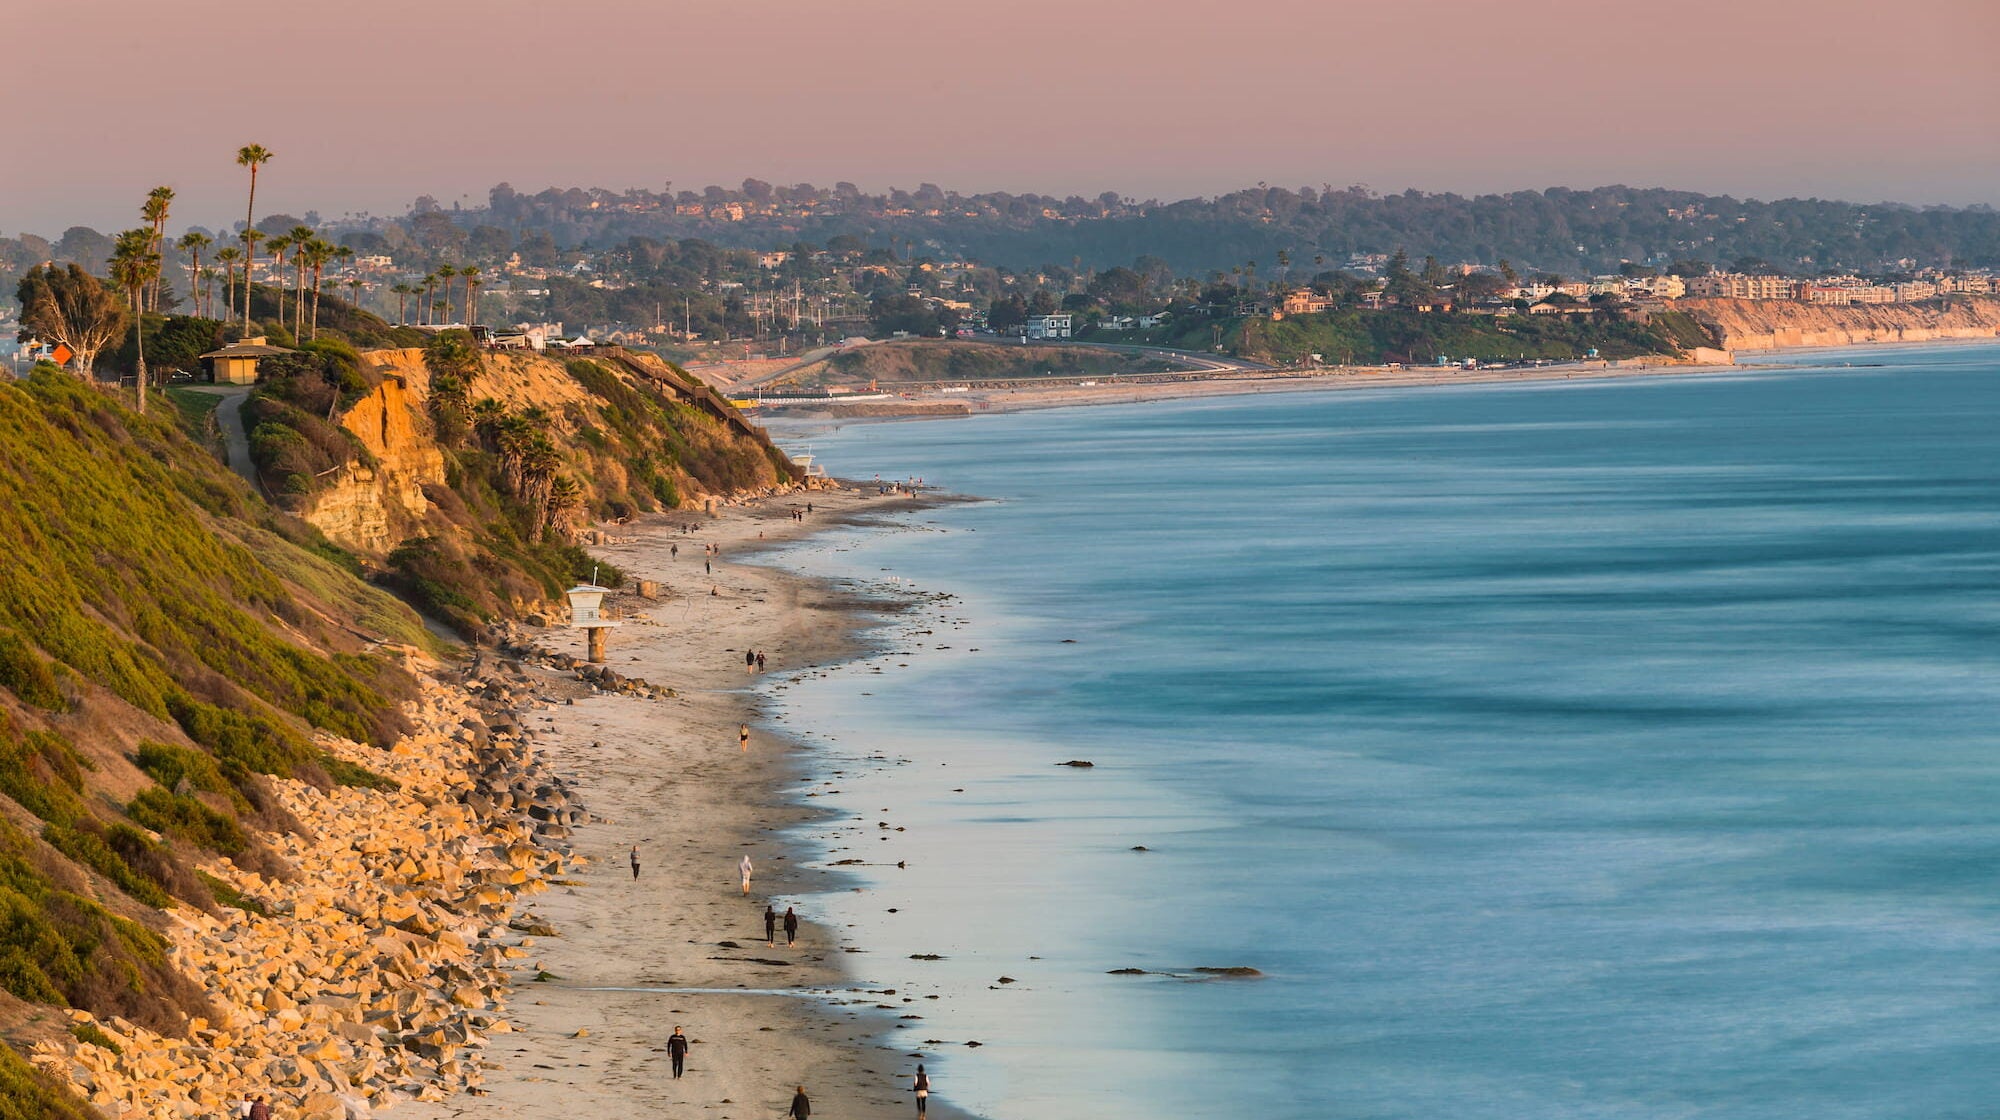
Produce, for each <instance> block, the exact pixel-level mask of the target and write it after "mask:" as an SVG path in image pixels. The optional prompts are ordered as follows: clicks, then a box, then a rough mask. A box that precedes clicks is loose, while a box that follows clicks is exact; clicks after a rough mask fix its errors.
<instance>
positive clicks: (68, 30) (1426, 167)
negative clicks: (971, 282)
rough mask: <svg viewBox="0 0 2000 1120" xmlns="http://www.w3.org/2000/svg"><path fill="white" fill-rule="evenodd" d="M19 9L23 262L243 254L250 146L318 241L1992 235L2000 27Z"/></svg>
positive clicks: (1757, 11)
mask: <svg viewBox="0 0 2000 1120" xmlns="http://www.w3.org/2000/svg"><path fill="white" fill-rule="evenodd" d="M15 7H16V11H14V12H12V13H10V14H9V15H8V16H7V17H5V19H6V23H8V24H11V26H10V27H8V28H7V30H8V36H7V37H8V39H9V40H10V41H11V43H12V45H13V47H14V48H15V49H14V50H13V51H11V52H10V54H11V56H12V59H13V61H14V62H15V63H16V64H18V65H21V66H23V67H25V69H23V70H22V71H20V72H18V73H17V79H18V80H17V83H16V86H15V89H14V95H13V105H14V108H15V109H16V110H17V113H16V114H14V119H13V120H12V121H11V122H10V125H11V128H10V129H9V133H10V135H9V137H8V139H9V140H10V141H11V142H10V143H9V144H8V155H7V157H6V158H5V159H4V160H0V233H5V234H12V233H15V232H19V231H21V230H24V229H25V230H29V231H35V232H41V233H45V234H54V233H59V232H60V231H61V230H62V229H63V228H64V227H66V226H69V225H73V224H85V225H94V226H97V227H99V228H102V229H106V230H109V229H113V228H118V227H122V226H126V225H132V224H136V222H137V210H136V207H137V204H138V202H139V200H140V199H141V198H142V197H143V196H144V194H145V192H146V191H147V189H148V188H150V187H152V186H154V185H156V184H159V183H167V184H170V185H172V186H174V187H175V188H176V189H177V190H178V191H179V192H180V200H179V202H178V203H177V204H176V208H175V222H174V224H175V225H176V227H178V226H179V225H180V224H182V223H184V222H186V223H201V224H208V225H219V224H222V223H225V222H227V221H229V220H231V219H232V218H237V217H240V216H241V213H242V193H243V192H242V181H241V180H242V173H241V172H240V170H239V169H238V168H237V167H236V166H235V165H234V163H233V154H234V152H235V150H236V148H237V147H238V146H240V145H242V144H244V143H248V142H251V141H255V142H258V143H262V144H263V145H265V146H266V147H268V148H270V149H272V150H273V151H274V152H276V153H277V158H276V160H275V161H274V162H273V163H272V164H271V165H270V167H269V168H268V169H267V171H266V174H265V175H264V177H263V179H262V180H261V181H260V186H259V191H258V210H259V211H260V213H270V212H274V211H285V212H290V213H293V214H303V213H304V212H305V211H306V210H309V209H316V210H318V211H320V212H321V213H322V214H323V215H326V216H328V217H331V216H335V215H339V214H342V213H346V212H349V211H373V212H377V213H384V212H399V211H401V210H402V209H403V208H404V207H406V206H407V205H408V203H409V202H410V200H411V199H413V198H415V197H416V196H417V195H419V194H432V195H435V196H436V197H437V198H439V199H440V200H441V201H443V202H444V203H445V204H446V205H449V204H450V203H451V202H452V201H453V200H454V199H461V198H462V199H463V200H465V201H467V202H468V203H470V202H474V201H483V200H484V198H485V194H486V190H487V188H488V187H490V186H492V185H493V184H495V183H498V182H501V181H503V180H504V181H508V182H511V183H512V184H513V185H514V186H515V187H516V188H517V189H520V190H526V191H533V190H538V189H541V188H542V187H545V186H549V185H560V186H605V187H611V188H614V189H623V188H626V187H633V186H640V187H648V188H651V189H655V190H657V189H659V188H660V187H662V186H663V185H664V184H666V183H668V182H672V183H673V185H674V187H675V188H676V189H682V188H697V189H698V188H700V187H701V186H704V185H707V184H709V183H725V184H734V183H737V182H740V181H741V180H742V179H743V178H744V177H745V176H755V177H757V178H761V179H766V180H770V181H773V182H786V183H790V182H798V181H810V182H814V183H818V184H821V185H829V184H831V183H833V182H834V181H836V180H841V179H845V180H850V181H852V182H856V183H859V184H861V185H862V186H863V187H867V188H871V189H874V188H882V187H887V186H890V185H897V186H909V187H914V186H916V185H917V184H918V183H919V182H922V181H929V182H934V183H938V184H940V185H942V186H945V187H948V188H953V189H958V190H963V191H968V192H971V191H979V190H1013V191H1039V192H1044V193H1056V194H1069V193H1079V194H1096V193H1098V192H1100V191H1104V190H1116V191H1119V192H1121V193H1124V194H1128V195H1134V196H1138V197H1161V198H1172V197H1182V196H1186V195H1192V194H1207V193H1214V192H1218V191H1223V190H1229V189H1233V188H1235V187H1241V186H1249V185H1252V184H1255V183H1256V182H1258V181H1260V180H1261V181H1266V182H1270V183H1273V184H1280V185H1285V186H1300V185H1306V184H1311V185H1315V186H1316V185H1318V184H1321V183H1332V184H1334V185H1336V186H1345V185H1348V184H1352V183H1357V182H1358V183H1366V184H1368V185H1370V186H1372V187H1374V188H1375V189H1377V190H1381V191H1395V190H1402V189H1404V188H1406V187H1417V188H1420V189H1424V190H1457V191H1467V192H1473V191H1488V190H1512V189H1520V188H1528V187H1543V186H1556V185H1562V186H1592V185H1600V184H1605V183H1613V182H1623V183H1630V184H1634V185H1647V186H1675V187H1686V188H1689V189H1694V190H1703V191H1710V192H1714V193H1731V194H1738V195H1756V196H1760V197H1775V196H1784V195H1818V196H1821V197H1833V198H1847V199H1857V200H1864V201H1873V200H1877V199H1883V198H1890V199H1898V200H1905V201H1912V202H1948V203H1954V204H1964V203H1971V202H1988V203H1993V202H2000V66H1996V65H1995V62H1994V59H1995V58H1996V56H1997V55H2000V3H1996V0H1676V2H1671V3H1669V2H1664V0H1652V2H1644V0H1631V2H1613V3H1603V2H1598V3H1567V4H1535V3H1528V2H1517V0H1371V2H1367V3H1354V2H1347V0H1262V2H1259V3H1233V4H1232V3H1215V2H1212V0H1211V2H1204V3H1200V4H1195V3H1188V2H1185V0H1096V2H1091V0H1070V2H1067V3H1053V2H1050V0H1017V2H1014V3H994V2H987V3H970V2H965V0H755V2H751V3H710V4H692V3H688V2H686V0H566V2H562V3H555V2H550V0H533V2H531V0H478V2H476V3H474V2H469V0H395V2H389V0H345V2H343V3H338V4H298V3H291V2H281V3H268V2H265V3H254V4H253V3H248V2H246V0H182V2H181V3H178V4H173V5H169V6H164V7H163V6H161V5H159V4H156V3H146V4H141V3H138V2H137V0H72V2H69V3H53V2H51V3H24V4H20V5H16V6H15ZM35 70H40V71H41V72H42V73H44V74H46V75H47V77H46V78H43V79H37V78H35V77H32V76H31V72H32V71H35ZM58 75H67V77H66V78H65V77H60V76H58Z"/></svg>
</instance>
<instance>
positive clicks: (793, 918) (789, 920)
mask: <svg viewBox="0 0 2000 1120" xmlns="http://www.w3.org/2000/svg"><path fill="white" fill-rule="evenodd" d="M781 920H782V922H783V924H784V927H785V948H787V949H790V948H792V947H794V946H796V945H797V944H798V943H799V914H798V911H796V910H794V909H792V908H791V907H789V906H787V907H785V916H784V918H783V919H780V918H779V917H778V912H777V911H776V910H773V909H772V908H771V907H769V906H766V907H764V944H765V945H766V946H769V947H771V948H774V949H775V948H777V946H778V925H779V923H780V921H781Z"/></svg>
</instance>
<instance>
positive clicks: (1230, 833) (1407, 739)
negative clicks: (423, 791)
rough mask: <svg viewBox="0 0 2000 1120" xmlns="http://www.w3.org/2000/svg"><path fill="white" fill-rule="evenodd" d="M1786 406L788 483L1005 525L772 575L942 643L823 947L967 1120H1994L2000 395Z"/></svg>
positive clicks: (1549, 412)
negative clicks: (825, 580)
mask: <svg viewBox="0 0 2000 1120" xmlns="http://www.w3.org/2000/svg"><path fill="white" fill-rule="evenodd" d="M1833 363H1854V365H1853V366H1852V367H1850V368H1829V367H1830V366H1831V365H1832V364H1833ZM1783 364H1785V365H1787V366H1789V367H1791V368H1782V369H1775V370H1761V371H1745V372H1743V373H1740V374H1732V375H1724V376H1703V377H1680V378H1673V377H1666V378H1658V379H1649V380H1619V381H1605V382H1595V383H1565V384H1560V385H1515V386H1467V387H1463V388H1449V389H1422V390H1401V391H1379V392H1330V393H1316V394H1285V395H1272V396H1263V397H1240V398H1230V399H1221V400H1205V401H1197V402H1177V403H1152V404H1144V405H1134V406H1118V407H1103V408H1080V409H1068V410H1059V411H1051V412H1040V413H1026V414H1020V415H1011V416H989V417H975V418H972V419H968V420H956V421H938V422H924V423H902V424H856V425H850V426H845V427H840V428H837V429H834V430H829V431H814V432H800V433H798V434H797V436H796V437H795V438H790V439H788V442H789V443H790V444H791V445H792V446H794V447H797V446H801V445H803V444H804V443H807V442H810V444H811V446H812V450H813V452H814V453H815V454H816V455H817V456H818V457H819V461H820V462H821V463H823V464H825V465H827V466H828V467H829V468H830V469H832V470H833V471H834V472H835V473H836V474H841V475H845V476H848V477H862V478H867V477H870V476H872V475H874V474H877V473H879V474H880V475H881V476H882V477H884V478H902V477H906V476H922V477H923V478H924V479H925V480H926V482H928V483H930V484H931V485H933V486H942V487H944V488H947V489H949V490H952V491H955V492H958V493H965V494H976V495H980V496H982V497H985V498H988V499H991V500H990V501H987V502H984V503H981V504H973V505H957V506H948V507H944V508H939V509H934V510H929V511H925V512H922V513H919V514H914V515H908V516H904V517H900V518H898V519H897V522H898V525H899V526H900V531H887V532H884V531H880V530H855V531H844V532H840V533H836V534H832V535H829V536H827V537H823V538H819V539H816V540H815V541H813V542H810V543H808V544H806V545H803V546H800V547H798V548H795V549H793V550H792V551H790V552H789V553H787V554H785V556H784V557H783V558H782V562H784V563H787V564H790V565H793V566H797V567H800V568H802V569H805V570H808V571H812V572H821V573H828V574H833V575H839V576H844V577H848V578H852V579H856V580H864V581H889V580H894V581H907V583H908V585H909V586H912V587H915V588H917V589H921V590H924V591H930V592H947V593H950V594H952V595H954V596H956V597H957V598H955V599H953V600H951V601H949V602H946V603H942V604H937V605H933V606H932V607H930V608H927V610H925V611H920V612H917V613H916V614H915V615H913V616H912V618H910V619H904V620H899V621H898V622H896V623H895V624H892V625H891V626H889V627H887V628H885V630H884V631H883V638H884V641H885V642H886V643H887V645H886V648H887V650H888V653H887V655H886V656H881V657H875V658H871V659H869V660H867V661H864V662H860V663H856V664H853V665H850V666H847V667H844V668H842V669H841V670H839V671H837V672H835V673H832V674H831V675H829V676H827V677H826V678H824V679H813V680H809V681H806V682H804V683H802V684H800V685H797V686H794V687H791V688H788V689H786V690H784V691H782V692H780V693H777V694H775V695H776V696H777V697H778V699H779V711H780V712H781V713H782V714H783V715H784V717H785V718H786V720H787V721H788V723H790V724H791V725H793V726H794V728H795V729H796V728H805V729H809V730H810V731H811V732H812V736H811V737H812V738H813V739H814V741H815V743H816V745H817V746H818V748H819V749H820V750H821V751H822V752H823V753H824V757H825V759H826V769H827V775H826V776H827V777H828V781H827V782H825V783H822V784H820V785H817V786H815V787H813V792H815V793H816V794H817V796H816V797H815V799H814V802H815V803H816V804H819V805H821V806H822V807H827V808H829V809H832V810H837V811H838V813H839V814H840V816H841V819H840V820H839V821H837V822H833V823H829V824H828V825H825V826H823V827H820V828H817V829H815V830H814V833H813V835H812V837H811V838H810V839H811V842H812V843H814V844H817V845H820V846H821V847H823V848H824V849H826V850H829V851H830V853H831V854H830V858H831V859H863V860H865V861H866V865H865V866H856V867H855V868H854V871H855V874H856V876H857V878H856V883H857V884H858V885H860V886H861V887H862V889H861V890H858V891H845V892H836V893H830V894H826V895H819V896H809V897H808V898H806V899H803V900H801V902H802V905H805V906H807V907H809V908H810V909H811V911H812V912H813V913H814V914H816V915H820V916H823V917H825V918H827V919H828V920H831V921H833V922H835V923H836V924H842V925H851V926H852V927H853V929H852V931H851V932H852V934H853V941H854V943H855V944H856V945H859V946H863V947H865V948H866V949H867V950H868V953H867V954H863V955H857V956H856V957H854V958H852V959H853V960H854V961H855V962H856V968H857V971H858V973H859V974H860V975H861V976H863V977H864V978H865V979H867V980H869V981H871V982H873V983H876V984H879V985H884V986H894V987H896V988H897V989H898V992H899V995H898V996H897V997H894V998H896V999H897V1000H901V999H905V998H907V999H910V1000H912V1001H913V1002H912V1003H910V1004H908V1005H907V1007H908V1011H909V1013H910V1014H914V1015H921V1016H923V1017H922V1018H921V1019H912V1020H908V1021H907V1022H906V1025H905V1026H904V1028H903V1029H900V1030H898V1031H897V1032H895V1033H896V1035H898V1036H899V1037H898V1039H897V1041H898V1042H899V1043H902V1044H906V1045H905V1047H904V1048H905V1049H907V1050H909V1051H911V1052H922V1053H924V1054H925V1055H926V1060H927V1061H931V1062H932V1065H933V1069H934V1070H935V1071H937V1073H938V1084H937V1089H938V1095H939V1098H940V1099H941V1100H947V1101H951V1102H953V1103H955V1104H958V1105H960V1106H963V1107H966V1108H969V1109H972V1110H974V1111H977V1112H980V1113H983V1114H985V1115H987V1116H989V1117H992V1118H994V1120H1045V1118H1047V1120H1066V1118H1071V1117H1076V1118H1082V1117H1091V1118H1095V1120H1126V1118H1135V1120H1136V1118H1139V1117H1149V1118H1157V1117H1162V1116H1169V1117H1236V1116H1244V1117H1253V1116H1254V1117H1267V1118H1273V1120H1290V1118H1294V1117H1296V1118H1306V1117H1315V1118H1326V1117H1336V1118H1354V1120H1358V1118H1375V1117H1382V1118H1388V1117H1431V1116H1450V1117H1457V1118H1470V1120H1484V1118H1515V1117H1520V1118H1526V1117H1537V1118H1563V1120H1571V1118H1575V1120H1581V1118H1600V1117H1607V1118H1608V1117H1646V1118H1658V1117H1730V1118H1750V1120H1762V1118H1770V1120H1777V1118H1788V1120H1789V1118H1794V1117H1800V1116H1813V1117H1819V1118H1829V1120H1842V1118H1854V1120H1861V1118H1868V1120H1875V1118H1885V1120H1886V1118H1889V1117H1911V1116H1925V1117H1973V1116H1980V1115H1987V1114H1989V1113H1988V1112H1987V1111H1986V1110H1988V1109H1990V1107H1991V1102H1992V1100H1993V1093H1994V1090H1995V1087H1996V1085H1997V1084H2000V1077H1996V1075H1995V1074H1994V1073H1993V1069H1994V1068H1995V1066H1996V1061H1995V1057H1994V1056H1995V1054H1996V1052H2000V1051H1996V1046H2000V732H1996V730H1995V725H1994V721H1995V713H1996V712H2000V347H1995V346H1985V345H1980V346H1963V347H1948V348H1937V349H1922V350H1896V349H1886V348H1885V349H1876V350H1866V351H1843V352H1839V353H1838V354H1831V355H1829V354H1816V355H1812V356H1809V357H1803V358H1797V359H1791V360H1789V361H1786V362H1784V363H1783ZM925 630H927V631H929V633H916V632H915V631H925ZM939 647H949V648H939ZM975 650H976V652H975ZM877 670H879V672H878V671H877ZM876 755H879V756H882V758H881V759H880V760H877V761H870V756H876ZM1070 759H1083V760H1089V761H1091V762H1093V763H1094V766H1093V767H1092V768H1091V769H1073V768H1067V767H1061V766H1059V765H1057V764H1058V763H1061V762H1063V761H1066V760H1070ZM835 772H838V776H834V775H835ZM833 790H837V791H838V792H829V791H833ZM884 824H886V825H887V826H888V827H883V825H884ZM898 828H902V829H905V830H906V831H901V832H899V831H896V829H898ZM1136 846H1143V847H1145V848H1146V849H1148V850H1146V851H1143V852H1142V851H1134V850H1132V849H1133V848H1134V847H1136ZM899 860H901V861H904V862H906V863H907V866H906V867H904V868H897V867H895V866H894V864H895V863H896V861H899ZM892 909H893V910H894V912H893V913H891V912H890V911H891V910H892ZM913 954H935V955H938V956H940V957H942V958H944V959H941V960H936V961H917V960H912V959H910V958H911V956H912V955H913ZM1231 966H1245V967H1251V968H1255V969H1257V970H1259V971H1260V972H1262V973H1263V974H1264V975H1263V976H1262V977H1260V978H1256V979H1218V978H1208V977H1206V976H1205V975H1203V974H1197V973H1193V972H1192V971H1191V970H1192V969H1195V968H1197V967H1231ZM1124 968H1139V969H1145V970H1150V971H1151V972H1153V973H1166V974H1168V975H1159V974H1148V975H1109V974H1108V973H1110V972H1111V971H1112V970H1115V969H1124ZM1003 976H1005V977H1008V978H1009V979H1010V980H1011V981H1012V982H1011V983H1004V984H1003V983H1000V978H1001V977H1003ZM928 995H937V996H939V997H940V998H938V999H936V1000H929V999H925V998H924V997H925V996H928ZM926 1039H938V1040H944V1041H945V1042H946V1043H948V1044H947V1045H925V1044H924V1043H923V1040H926ZM968 1039H976V1040H979V1041H981V1042H982V1043H983V1044H984V1045H982V1046H981V1047H979V1048H977V1049H970V1048H966V1047H964V1046H963V1045H960V1044H962V1043H963V1042H964V1041H965V1040H968ZM933 1055H935V1056H936V1057H935V1058H933V1057H932V1056H933ZM913 1063H914V1059H912V1064H913Z"/></svg>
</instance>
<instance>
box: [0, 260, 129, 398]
mask: <svg viewBox="0 0 2000 1120" xmlns="http://www.w3.org/2000/svg"><path fill="white" fill-rule="evenodd" d="M15 298H17V299H18V300H20V303H21V326H22V327H23V328H24V329H26V330H27V331H29V332H30V333H32V334H34V335H35V336H37V337H39V338H44V339H47V340H49V341H51V342H58V343H61V344H62V345H64V346H67V347H69V348H70V350H71V352H73V353H74V354H75V355H76V372H77V373H78V374H79V375H81V376H82V377H84V378H85V379H86V380H88V379H89V378H90V376H91V374H92V373H93V371H94V370H95V369H96V367H97V355H98V352H99V351H101V350H103V349H104V347H105V346H106V345H107V344H109V343H110V341H111V340H112V339H114V338H116V337H118V332H119V331H121V330H123V329H124V327H125V309H124V308H123V307H122V306H120V301H119V299H118V295H117V293H115V292H113V291H111V290H110V289H109V288H106V287H105V286H104V284H103V282H102V281H100V280H98V278H97V277H95V276H92V275H91V274H90V273H88V272H85V271H84V270H83V268H82V266H80V265H78V264H76V263H74V262H71V263H69V264H64V265H56V264H48V265H39V264H38V265H36V266H35V267H33V268H31V269H29V270H28V274H27V275H26V276H23V277H22V278H21V283H20V285H19V286H18V287H17V288H16V289H15Z"/></svg>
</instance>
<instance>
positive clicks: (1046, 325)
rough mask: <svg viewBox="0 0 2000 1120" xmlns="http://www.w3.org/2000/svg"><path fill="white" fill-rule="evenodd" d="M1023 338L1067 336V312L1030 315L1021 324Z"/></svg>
mask: <svg viewBox="0 0 2000 1120" xmlns="http://www.w3.org/2000/svg"><path fill="white" fill-rule="evenodd" d="M1021 334H1022V337H1024V338H1068V337H1069V313H1068V312H1064V313H1062V314H1059V315H1030V316H1028V321H1027V322H1026V323H1024V324H1022V326H1021Z"/></svg>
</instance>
